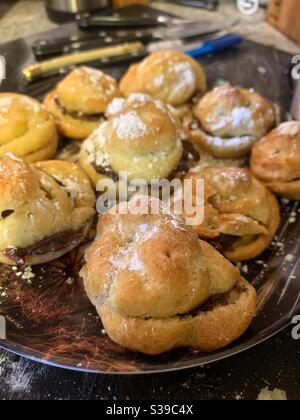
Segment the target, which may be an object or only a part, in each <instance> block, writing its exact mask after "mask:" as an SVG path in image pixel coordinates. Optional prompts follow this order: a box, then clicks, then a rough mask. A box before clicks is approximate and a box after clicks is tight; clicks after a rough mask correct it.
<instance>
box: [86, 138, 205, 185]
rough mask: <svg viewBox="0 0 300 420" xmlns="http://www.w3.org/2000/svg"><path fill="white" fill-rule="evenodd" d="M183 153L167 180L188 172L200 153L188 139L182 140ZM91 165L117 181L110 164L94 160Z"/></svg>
mask: <svg viewBox="0 0 300 420" xmlns="http://www.w3.org/2000/svg"><path fill="white" fill-rule="evenodd" d="M182 144H183V154H182V157H181V160H180V162H179V164H178V166H177V168H176V169H175V170H174V171H173V172H172V173H171V175H170V176H169V180H172V179H175V178H182V177H183V176H184V175H186V174H187V173H188V171H189V170H190V169H191V168H192V167H193V166H195V165H196V164H197V163H198V162H199V161H200V154H199V152H198V151H197V150H196V148H195V147H194V145H193V143H191V142H190V141H188V140H184V141H183V142H182ZM92 166H93V168H94V169H95V171H96V172H97V173H98V174H101V175H105V176H107V177H108V178H111V179H112V180H113V181H114V182H118V181H119V179H120V178H119V176H118V174H117V173H116V172H115V171H114V170H113V169H112V168H111V167H110V166H101V165H97V164H96V162H92Z"/></svg>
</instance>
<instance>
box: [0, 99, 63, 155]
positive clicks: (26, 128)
mask: <svg viewBox="0 0 300 420" xmlns="http://www.w3.org/2000/svg"><path fill="white" fill-rule="evenodd" d="M0 132H1V136H0V157H3V156H5V155H6V154H7V153H12V154H14V155H15V156H17V157H19V158H22V159H24V160H25V161H26V162H28V163H34V162H38V161H40V160H45V159H49V158H52V157H53V156H54V155H55V153H56V151H57V148H58V134H57V131H56V128H55V124H54V121H53V119H52V116H51V115H50V114H49V112H48V111H47V110H46V109H45V108H44V107H43V106H42V105H41V104H40V103H39V102H38V101H37V100H35V99H33V98H30V97H29V96H26V95H20V94H17V93H0Z"/></svg>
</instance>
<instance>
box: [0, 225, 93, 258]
mask: <svg viewBox="0 0 300 420" xmlns="http://www.w3.org/2000/svg"><path fill="white" fill-rule="evenodd" d="M84 229H85V226H84V227H83V228H82V229H80V230H77V231H73V230H66V231H64V232H61V233H57V234H55V235H52V236H49V237H48V238H46V239H43V240H42V241H40V242H38V243H37V244H35V245H32V246H29V247H27V248H7V249H5V250H4V251H2V254H3V255H4V256H5V257H8V258H9V259H10V260H12V261H14V262H15V263H16V264H17V265H24V264H25V257H36V256H40V255H45V254H48V253H49V252H53V253H57V252H60V251H62V250H63V249H65V248H67V247H68V248H69V247H73V246H74V247H75V246H76V245H77V244H78V241H79V240H80V239H81V237H82V234H83V231H84Z"/></svg>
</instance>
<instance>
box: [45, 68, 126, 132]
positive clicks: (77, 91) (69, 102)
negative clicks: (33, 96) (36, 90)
mask: <svg viewBox="0 0 300 420" xmlns="http://www.w3.org/2000/svg"><path fill="white" fill-rule="evenodd" d="M116 96H121V94H120V92H119V89H118V83H117V81H116V80H115V79H113V78H112V77H110V76H108V75H107V74H104V73H103V72H102V71H100V70H97V69H93V68H90V67H79V68H77V69H75V70H73V71H72V72H71V73H70V74H69V75H68V76H67V77H66V78H65V79H63V80H62V81H61V82H60V83H59V84H58V85H57V86H56V88H55V89H54V90H53V91H52V92H50V93H49V94H48V95H47V96H46V98H45V100H44V103H45V106H46V107H47V108H48V110H49V111H50V112H51V113H52V114H53V116H54V118H55V122H56V124H57V127H58V130H59V132H60V133H61V134H62V135H64V136H66V137H70V138H72V139H77V140H83V139H85V138H87V137H88V136H89V135H90V134H91V133H92V132H93V131H94V130H95V129H96V128H97V127H98V125H99V123H100V122H101V121H103V119H104V111H105V109H106V107H107V105H108V104H109V103H110V102H111V100H112V99H113V98H115V97H116Z"/></svg>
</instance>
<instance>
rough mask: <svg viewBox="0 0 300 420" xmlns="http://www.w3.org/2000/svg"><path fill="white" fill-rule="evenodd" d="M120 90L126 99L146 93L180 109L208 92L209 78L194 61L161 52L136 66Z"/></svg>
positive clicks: (183, 55) (176, 54) (122, 83)
mask: <svg viewBox="0 0 300 420" xmlns="http://www.w3.org/2000/svg"><path fill="white" fill-rule="evenodd" d="M120 89H121V91H122V93H123V94H124V96H125V97H128V96H129V95H130V94H131V93H138V92H143V93H146V94H148V95H150V96H153V97H154V98H156V99H159V100H161V101H162V102H164V103H166V104H169V105H172V106H173V107H175V108H177V109H178V108H180V107H183V106H184V105H186V104H187V103H188V102H189V101H190V100H191V98H192V97H193V96H194V95H195V94H197V93H203V92H205V91H206V76H205V73H204V71H203V69H202V67H201V65H200V64H199V63H198V62H197V61H195V60H194V59H193V58H191V57H188V56H186V55H185V54H183V53H181V52H179V51H159V52H155V53H152V54H150V55H149V56H148V57H147V58H146V59H145V60H144V61H142V62H141V63H139V64H133V65H132V66H131V67H130V68H129V70H128V72H127V73H126V75H125V76H124V77H123V79H122V80H121V83H120Z"/></svg>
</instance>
